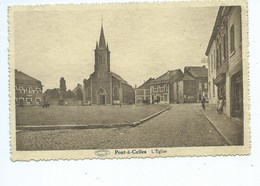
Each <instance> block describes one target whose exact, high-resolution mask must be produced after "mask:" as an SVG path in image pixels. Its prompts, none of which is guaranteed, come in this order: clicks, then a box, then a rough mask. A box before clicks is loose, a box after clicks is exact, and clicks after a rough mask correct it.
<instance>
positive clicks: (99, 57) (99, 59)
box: [98, 55, 102, 63]
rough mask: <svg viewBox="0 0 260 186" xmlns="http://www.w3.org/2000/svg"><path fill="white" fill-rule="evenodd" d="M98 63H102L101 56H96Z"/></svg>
mask: <svg viewBox="0 0 260 186" xmlns="http://www.w3.org/2000/svg"><path fill="white" fill-rule="evenodd" d="M98 62H99V63H102V56H101V55H98Z"/></svg>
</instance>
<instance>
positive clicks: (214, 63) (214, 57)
mask: <svg viewBox="0 0 260 186" xmlns="http://www.w3.org/2000/svg"><path fill="white" fill-rule="evenodd" d="M213 59H214V62H213V66H214V69H216V51H215V50H214V56H213Z"/></svg>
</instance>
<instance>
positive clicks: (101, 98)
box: [100, 95, 106, 105]
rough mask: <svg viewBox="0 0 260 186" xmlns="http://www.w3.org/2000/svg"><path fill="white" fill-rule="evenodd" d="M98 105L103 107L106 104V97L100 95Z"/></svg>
mask: <svg viewBox="0 0 260 186" xmlns="http://www.w3.org/2000/svg"><path fill="white" fill-rule="evenodd" d="M100 104H101V105H105V104H106V97H105V95H100Z"/></svg>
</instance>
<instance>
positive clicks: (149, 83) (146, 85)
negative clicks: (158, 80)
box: [137, 78, 154, 89]
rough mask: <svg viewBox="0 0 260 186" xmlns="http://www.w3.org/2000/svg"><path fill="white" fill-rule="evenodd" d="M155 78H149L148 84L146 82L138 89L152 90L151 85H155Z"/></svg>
mask: <svg viewBox="0 0 260 186" xmlns="http://www.w3.org/2000/svg"><path fill="white" fill-rule="evenodd" d="M153 81H154V78H149V79H148V80H147V81H146V82H144V83H143V84H142V85H141V86H139V87H138V88H137V89H150V85H151V84H152V83H153Z"/></svg>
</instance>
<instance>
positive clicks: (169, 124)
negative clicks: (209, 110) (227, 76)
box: [17, 104, 227, 150]
mask: <svg viewBox="0 0 260 186" xmlns="http://www.w3.org/2000/svg"><path fill="white" fill-rule="evenodd" d="M199 107H200V105H199V104H174V105H173V107H172V109H171V110H168V111H165V112H164V113H162V114H161V115H158V116H156V117H155V118H152V119H151V120H148V121H146V122H144V123H143V124H141V125H139V126H137V127H126V128H110V129H81V130H80V129H79V130H77V129H71V130H69V129H67V130H53V131H48V130H45V131H19V132H17V150H74V149H103V148H150V147H151V148H155V147H189V146H220V145H227V142H226V141H225V140H224V139H223V137H221V135H219V133H218V132H217V131H216V130H215V128H214V127H213V126H212V124H211V123H210V122H209V121H208V120H207V119H206V117H205V116H204V115H203V114H202V113H201V112H200V110H199Z"/></svg>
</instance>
